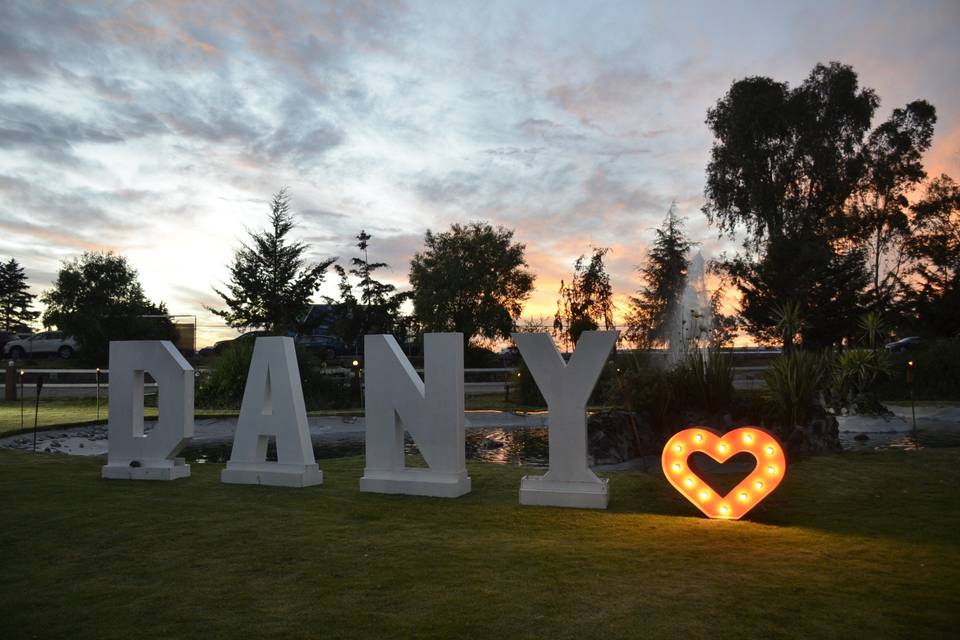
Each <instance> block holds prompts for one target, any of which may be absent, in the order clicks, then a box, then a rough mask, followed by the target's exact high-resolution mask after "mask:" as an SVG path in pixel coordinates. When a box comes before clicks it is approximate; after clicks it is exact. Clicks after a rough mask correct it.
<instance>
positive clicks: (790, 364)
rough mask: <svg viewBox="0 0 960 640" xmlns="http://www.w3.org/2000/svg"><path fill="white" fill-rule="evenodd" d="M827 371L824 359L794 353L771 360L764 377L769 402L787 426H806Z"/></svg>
mask: <svg viewBox="0 0 960 640" xmlns="http://www.w3.org/2000/svg"><path fill="white" fill-rule="evenodd" d="M828 369H829V367H828V366H827V363H826V357H825V356H821V355H819V354H816V353H811V352H809V351H793V352H790V353H785V354H783V355H782V356H780V357H779V358H777V359H776V360H774V361H773V364H772V365H771V367H770V368H769V369H768V370H767V371H766V372H765V373H764V376H763V378H764V381H765V382H766V384H767V391H768V393H769V396H770V400H771V401H772V403H773V406H774V408H775V410H776V412H777V413H778V414H779V417H780V419H781V420H782V421H783V422H784V423H785V424H786V425H787V426H791V427H793V426H802V425H805V424H807V422H808V421H809V419H810V417H811V414H812V410H813V408H814V406H815V402H816V399H817V393H818V392H819V391H820V390H821V389H822V388H823V386H824V383H825V382H826V380H827V372H828Z"/></svg>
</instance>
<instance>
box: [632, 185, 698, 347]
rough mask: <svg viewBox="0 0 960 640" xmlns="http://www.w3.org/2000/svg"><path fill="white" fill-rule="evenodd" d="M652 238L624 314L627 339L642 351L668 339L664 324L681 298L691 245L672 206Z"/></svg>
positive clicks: (666, 324)
mask: <svg viewBox="0 0 960 640" xmlns="http://www.w3.org/2000/svg"><path fill="white" fill-rule="evenodd" d="M656 234H657V237H656V239H655V240H654V241H653V246H652V247H651V248H650V251H649V252H648V254H647V262H646V264H645V265H644V266H643V267H638V270H639V271H640V276H641V278H642V280H643V286H642V287H641V288H640V290H639V291H637V295H636V296H631V297H630V309H629V311H628V312H627V338H628V339H629V340H631V341H632V342H635V343H636V344H638V345H641V346H643V347H650V346H651V345H654V344H663V343H664V342H665V341H666V340H667V339H668V338H669V334H670V331H671V327H669V326H668V323H669V320H670V317H671V316H672V315H673V313H674V312H675V310H676V308H677V306H678V305H679V304H680V301H681V298H682V297H683V289H684V287H685V286H686V282H687V267H688V262H687V253H688V252H689V251H690V248H691V247H692V246H693V245H694V243H693V242H691V241H690V240H689V239H688V238H687V236H686V235H685V234H684V232H683V220H682V219H681V218H679V217H677V210H676V204H671V205H670V210H669V211H667V215H666V217H665V218H664V219H663V224H662V225H661V226H660V228H659V229H657V231H656Z"/></svg>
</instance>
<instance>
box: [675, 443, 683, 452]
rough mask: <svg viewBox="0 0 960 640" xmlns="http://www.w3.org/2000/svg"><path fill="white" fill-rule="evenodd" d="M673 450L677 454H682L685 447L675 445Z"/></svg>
mask: <svg viewBox="0 0 960 640" xmlns="http://www.w3.org/2000/svg"><path fill="white" fill-rule="evenodd" d="M673 450H674V451H676V452H677V453H680V452H681V451H683V445H680V444H675V445H673Z"/></svg>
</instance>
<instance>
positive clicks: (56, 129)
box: [0, 0, 960, 346]
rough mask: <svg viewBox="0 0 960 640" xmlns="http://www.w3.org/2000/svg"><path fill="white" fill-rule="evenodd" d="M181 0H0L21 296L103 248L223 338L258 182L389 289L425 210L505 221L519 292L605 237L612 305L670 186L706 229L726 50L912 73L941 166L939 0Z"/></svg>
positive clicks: (204, 338) (3, 130)
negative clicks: (194, 0)
mask: <svg viewBox="0 0 960 640" xmlns="http://www.w3.org/2000/svg"><path fill="white" fill-rule="evenodd" d="M198 5H199V6H187V5H184V4H181V3H176V2H151V3H143V2H101V3H90V4H86V3H79V2H78V3H64V4H63V5H62V6H61V4H60V3H52V2H51V3H47V2H29V1H24V2H16V1H13V2H11V1H5V2H2V3H0V70H2V72H0V259H9V257H14V258H16V259H17V260H18V261H19V262H21V264H23V265H24V266H25V267H26V270H27V274H28V276H29V278H30V284H31V286H32V289H33V291H34V292H36V293H39V292H41V291H42V290H44V289H46V288H49V286H50V283H51V281H52V280H53V278H54V277H55V275H56V272H57V269H58V267H59V265H60V263H61V261H63V260H65V259H69V258H72V257H73V256H76V255H78V254H80V253H81V252H83V251H85V250H112V251H116V252H118V253H122V254H123V255H125V256H127V257H128V258H129V259H130V261H131V262H132V264H133V265H134V266H135V267H136V268H137V269H138V270H139V272H140V276H141V281H142V282H143V284H144V287H145V289H146V292H147V295H148V296H149V297H150V298H151V299H153V300H163V301H165V302H166V303H167V305H168V307H169V309H170V311H171V312H172V313H184V314H196V315H198V316H199V321H200V327H201V334H200V339H199V344H200V345H201V346H202V345H204V344H208V343H209V342H211V341H213V340H214V339H218V338H220V337H225V336H227V335H232V332H231V331H229V330H227V329H226V328H224V327H222V325H221V324H220V323H219V321H218V320H217V319H216V318H214V317H212V316H211V315H210V314H208V313H207V312H205V311H204V309H203V306H204V305H217V304H218V302H219V299H218V298H217V297H216V296H215V294H214V293H213V291H212V289H211V287H212V286H214V285H218V284H219V283H221V282H222V281H223V280H224V279H225V278H226V273H227V271H226V264H227V263H228V262H229V261H230V259H231V256H232V253H233V250H234V249H235V248H236V247H237V245H238V243H239V242H240V240H242V239H243V238H244V236H245V235H246V230H247V229H259V228H261V227H262V226H263V223H264V221H265V216H266V213H267V211H268V209H267V201H268V200H269V198H270V196H271V194H272V193H273V192H275V191H277V190H278V189H279V188H280V187H282V186H288V187H289V188H290V192H291V194H292V198H293V208H294V211H295V212H296V214H297V216H298V221H299V224H300V226H299V229H298V234H299V237H300V238H301V239H302V240H304V241H306V242H309V243H310V244H311V246H312V254H313V257H314V258H315V259H320V258H323V257H327V256H340V258H341V260H342V261H343V262H344V263H345V262H347V261H348V260H349V258H350V257H352V256H354V255H356V251H355V249H354V248H353V246H352V245H353V242H354V241H353V236H355V235H356V234H357V233H358V232H359V231H360V229H361V228H364V229H366V230H367V231H368V232H369V233H371V234H372V235H373V240H372V242H371V247H370V251H371V259H373V260H377V261H384V262H388V263H390V264H391V265H392V267H393V269H392V272H390V273H387V274H385V276H384V279H388V280H391V281H393V282H395V283H396V284H397V285H399V286H401V287H403V286H406V281H407V271H408V265H409V260H410V257H411V256H412V254H413V252H414V251H416V250H417V249H418V248H419V247H420V246H421V244H422V240H423V233H424V231H425V230H426V229H428V228H430V229H433V230H443V229H445V228H447V227H448V226H449V225H450V223H452V222H463V221H467V220H477V219H483V220H488V221H491V222H493V223H496V224H503V225H506V226H508V227H512V228H515V229H516V238H517V239H518V240H519V241H521V242H523V243H525V244H526V245H527V257H528V261H529V263H530V266H531V268H532V269H533V271H534V272H535V273H536V274H537V282H536V291H535V293H534V296H533V298H532V299H531V301H530V303H529V304H528V305H527V312H526V313H525V315H526V314H529V315H552V313H553V310H554V307H555V301H556V296H557V288H558V286H559V281H560V278H562V277H568V274H569V272H570V270H571V267H572V262H573V261H574V259H575V258H576V257H577V255H579V254H581V253H585V252H588V251H589V250H590V246H591V245H594V246H604V247H611V248H612V253H611V255H610V259H609V268H610V271H611V274H612V275H613V279H614V288H615V291H616V293H617V294H618V299H619V300H620V307H619V311H620V313H622V311H623V309H624V305H623V297H624V296H625V295H627V294H629V293H631V292H633V291H634V290H635V289H636V288H637V286H638V282H637V279H636V274H635V266H636V265H637V264H638V263H640V262H641V260H642V259H643V255H644V251H645V248H646V247H647V245H648V243H649V242H650V240H651V238H652V237H653V230H654V228H655V227H656V226H657V225H658V224H659V223H660V222H661V220H662V218H663V216H664V214H665V213H666V211H667V209H668V207H669V205H670V202H671V201H672V200H676V202H677V205H678V210H679V212H680V213H681V214H682V215H684V216H686V217H687V218H688V230H689V232H690V235H691V236H692V237H693V239H695V240H698V241H701V242H702V248H703V252H704V254H705V255H706V256H707V257H708V258H710V257H712V256H714V255H716V254H717V253H718V252H719V251H721V250H723V249H724V248H731V247H732V246H733V244H731V243H728V242H727V241H721V240H718V239H717V236H716V232H715V231H714V230H712V229H710V228H708V227H707V225H706V221H705V220H704V218H703V215H702V214H701V213H700V211H699V209H700V206H701V204H702V199H703V195H702V194H703V185H704V168H705V166H706V162H707V159H708V155H709V150H710V144H711V136H710V134H709V132H708V130H707V128H706V126H705V125H704V124H703V121H704V117H705V113H706V110H707V109H708V108H709V107H710V106H711V105H713V104H714V103H715V102H716V100H717V99H718V98H720V97H721V96H722V95H723V94H724V93H725V92H726V90H727V89H728V88H729V86H730V84H731V83H732V82H734V81H735V80H738V79H740V78H743V77H745V76H749V75H766V76H770V77H773V78H775V79H777V80H784V81H788V82H790V83H791V85H793V84H797V83H799V82H800V81H802V80H803V78H804V77H805V76H806V75H807V74H808V73H809V72H810V70H811V69H812V67H813V66H814V65H815V64H816V63H817V62H829V61H831V60H838V61H841V62H844V63H847V64H850V65H853V67H854V68H855V69H856V71H857V72H858V73H859V75H860V81H861V83H862V84H863V85H864V86H868V87H872V88H874V89H876V91H877V92H878V94H879V96H880V98H881V105H880V109H879V111H878V119H881V118H882V119H886V118H887V116H888V115H889V113H890V111H891V110H892V109H893V108H895V107H898V106H902V105H903V104H904V103H906V102H908V101H910V100H913V99H916V98H925V99H927V100H929V101H930V102H931V103H933V104H934V105H935V106H936V108H937V112H938V123H937V127H936V134H935V137H934V144H933V148H932V149H931V150H930V152H929V153H928V155H927V157H926V164H927V169H928V172H930V173H940V172H946V173H949V174H950V175H952V176H953V177H954V178H960V2H957V1H956V0H947V1H945V2H935V1H923V0H920V1H916V2H904V1H900V2H880V1H867V2H803V3H800V2H791V3H779V2H756V3H741V2H711V3H702V4H701V3H686V2H676V1H670V2H663V3H642V2H619V3H617V2H603V3H572V2H571V3H563V2H543V3H534V2H503V3H500V2H489V1H485V2H475V3H471V2H370V3H365V2H356V1H354V2H344V3H322V2H309V3H308V2H303V3H289V4H287V3H276V4H275V3H272V2H253V1H250V2H230V3H224V4H223V5H219V4H217V3H213V2H205V3H202V4H201V3H198ZM334 284H335V278H334V277H333V276H332V275H331V276H329V277H328V280H327V286H325V291H329V292H331V293H332V292H333V288H334V287H333V285H334ZM618 315H619V313H618Z"/></svg>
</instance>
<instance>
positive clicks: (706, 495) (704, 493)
mask: <svg viewBox="0 0 960 640" xmlns="http://www.w3.org/2000/svg"><path fill="white" fill-rule="evenodd" d="M709 498H710V493H709V492H707V491H701V492H700V499H701V500H703V501H704V502H706V501H707V499H709Z"/></svg>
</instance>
